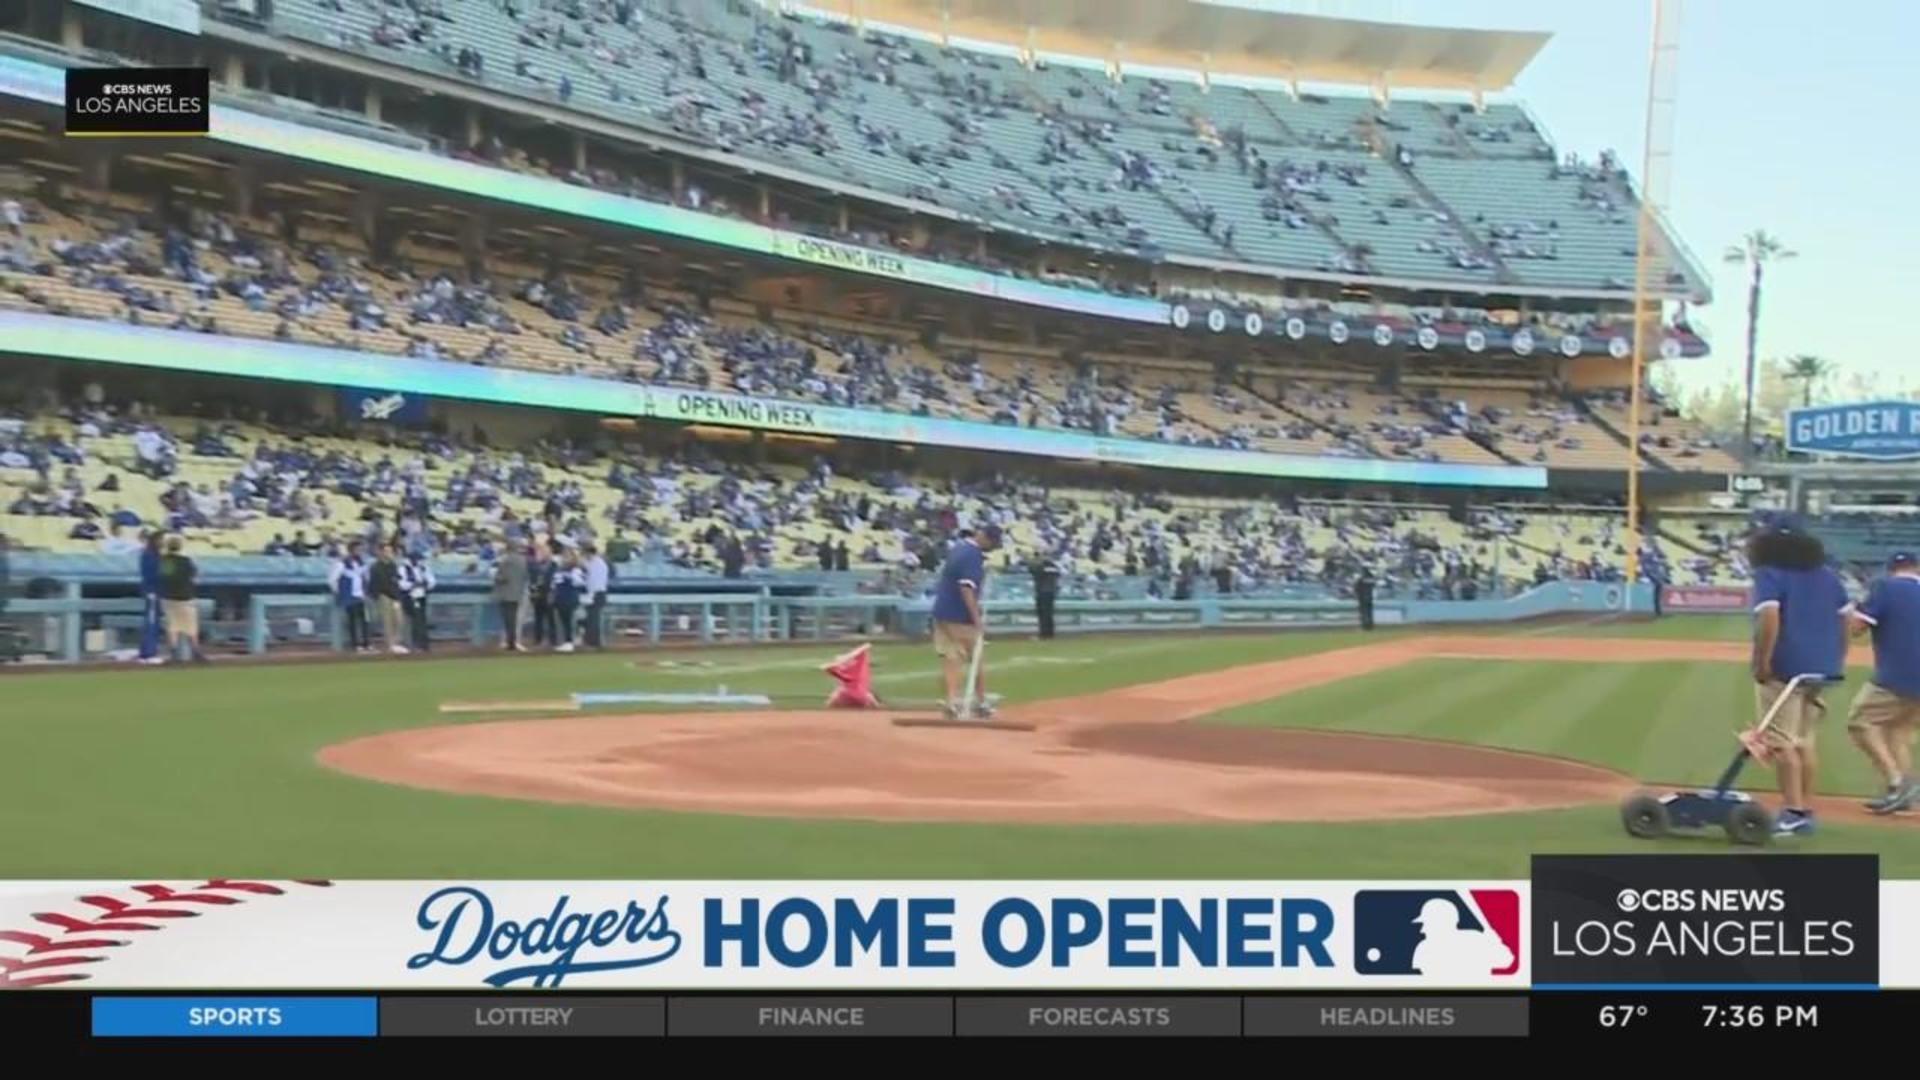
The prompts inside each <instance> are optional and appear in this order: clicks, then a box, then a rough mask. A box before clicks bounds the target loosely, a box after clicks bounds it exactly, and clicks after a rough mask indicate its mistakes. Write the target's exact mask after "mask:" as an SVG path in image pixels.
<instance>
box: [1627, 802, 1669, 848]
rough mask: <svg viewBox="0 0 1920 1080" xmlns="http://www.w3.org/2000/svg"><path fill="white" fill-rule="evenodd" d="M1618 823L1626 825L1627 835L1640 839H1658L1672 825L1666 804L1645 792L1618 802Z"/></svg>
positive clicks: (1665, 833)
mask: <svg viewBox="0 0 1920 1080" xmlns="http://www.w3.org/2000/svg"><path fill="white" fill-rule="evenodd" d="M1620 823H1621V824H1622V825H1625V826H1626V827H1627V833H1628V835H1630V836H1637V837H1639V838H1640V839H1642V840H1658V839H1659V838H1660V837H1662V836H1665V835H1667V831H1668V830H1669V829H1670V828H1672V825H1673V823H1672V822H1671V821H1670V820H1668V818H1667V804H1666V803H1663V802H1661V801H1660V800H1659V799H1657V798H1655V797H1654V796H1652V795H1647V794H1640V795H1635V796H1633V797H1632V798H1630V799H1628V800H1627V801H1626V802H1623V803H1621V804H1620Z"/></svg>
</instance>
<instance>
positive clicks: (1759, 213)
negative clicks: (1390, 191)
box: [1240, 0, 1920, 386]
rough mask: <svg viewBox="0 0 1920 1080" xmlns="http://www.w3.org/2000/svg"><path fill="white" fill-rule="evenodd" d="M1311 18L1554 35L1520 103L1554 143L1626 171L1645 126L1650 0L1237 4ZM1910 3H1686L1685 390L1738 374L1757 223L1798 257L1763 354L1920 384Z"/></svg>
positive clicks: (1764, 322) (1778, 292)
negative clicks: (1692, 276) (1703, 298)
mask: <svg viewBox="0 0 1920 1080" xmlns="http://www.w3.org/2000/svg"><path fill="white" fill-rule="evenodd" d="M1240 3H1241V4H1242V6H1248V7H1273V8H1278V9H1282V10H1288V11H1296V12H1301V13H1305V14H1320V15H1329V16H1342V17H1347V18H1360V19H1379V20H1383V21H1388V22H1413V23H1425V24H1437V25H1453V26H1471V27H1479V28H1492V29H1517V30H1545V31H1550V32H1551V33H1552V34H1553V39H1552V40H1551V41H1550V42H1549V43H1548V44H1547V46H1546V48H1545V49H1543V50H1542V51H1541V53H1540V55H1539V56H1538V57H1537V58H1536V59H1535V60H1534V61H1533V63H1532V64H1531V65H1530V66H1529V67H1528V68H1527V69H1526V70H1525V71H1524V72H1522V73H1521V76H1520V79H1519V81H1518V82H1517V84H1516V85H1515V87H1514V91H1513V96H1516V97H1518V98H1519V99H1521V100H1523V101H1525V102H1527V103H1528V105H1529V106H1530V107H1531V108H1532V109H1533V111H1534V115H1535V116H1536V117H1538V118H1539V120H1540V122H1541V123H1542V124H1543V125H1545V126H1546V128H1547V132H1548V134H1549V135H1550V136H1551V137H1552V139H1553V140H1554V142H1555V143H1556V145H1558V146H1559V147H1560V149H1561V150H1562V151H1563V152H1564V151H1566V150H1575V151H1578V152H1579V153H1580V154H1581V155H1582V156H1583V157H1589V158H1591V157H1592V156H1593V155H1594V154H1596V153H1597V152H1598V151H1600V150H1602V149H1606V148H1612V149H1614V150H1616V151H1618V152H1619V153H1620V154H1621V156H1622V157H1623V158H1624V159H1625V161H1626V162H1627V164H1628V167H1629V168H1630V169H1631V170H1632V171H1633V172H1634V173H1635V175H1636V176H1637V175H1638V174H1639V171H1640V160H1641V143H1642V137H1641V132H1642V130H1643V128H1644V126H1645V120H1646V81H1647V79H1646V68H1647V34H1648V25H1649V23H1650V21H1651V18H1652V16H1651V12H1652V5H1651V3H1649V2H1642V0H1417V2H1416V0H1240ZM1917 45H1920V2H1916V0H1831V2H1827V3H1813V4H1809V3H1804V2H1791V3H1789V2H1786V0H1684V2H1683V6H1682V9H1681V19H1680V24H1679V53H1678V58H1679V70H1678V82H1677V87H1678V91H1677V99H1678V100H1677V107H1676V110H1675V113H1676V115H1675V121H1674V145H1673V152H1674V157H1673V167H1672V176H1671V179H1670V181H1669V185H1670V187H1669V192H1668V202H1669V208H1668V217H1669V220H1671V221H1672V223H1673V224H1674V226H1675V228H1676V229H1677V230H1678V231H1679V233H1680V235H1681V238H1682V239H1683V240H1684V241H1685V242H1686V244H1687V245H1688V246H1689V247H1690V248H1692V249H1693V252H1694V254H1695V255H1697V256H1698V257H1699V258H1700V259H1701V260H1702V261H1703V262H1705V263H1707V264H1708V265H1707V266H1706V270H1707V272H1708V273H1709V274H1710V275H1711V276H1712V279H1713V284H1714V302H1713V304H1712V305H1711V306H1710V307H1708V308H1704V309H1701V310H1700V312H1699V314H1700V316H1702V317H1703V318H1702V319H1701V321H1703V322H1704V323H1705V324H1706V326H1707V327H1708V329H1709V331H1710V332H1711V334H1712V337H1713V344H1714V355H1713V356H1712V357H1709V358H1708V359H1707V360H1705V361H1700V362H1693V368H1692V370H1688V369H1682V372H1683V374H1684V375H1686V376H1688V378H1687V379H1686V381H1687V383H1688V384H1689V385H1699V384H1700V383H1701V382H1703V381H1704V382H1711V381H1717V380H1719V379H1722V378H1735V379H1737V377H1738V374H1737V373H1738V371H1739V370H1740V367H1741V365H1742V364H1743V362H1744V360H1743V358H1744V335H1745V332H1746V331H1745V325H1746V279H1745V276H1744V275H1745V271H1744V270H1743V269H1742V268H1740V267H1737V266H1732V265H1727V264H1724V263H1722V262H1721V261H1720V254H1721V252H1722V251H1723V250H1724V249H1725V248H1726V247H1727V246H1728V245H1730V244H1734V243H1737V242H1738V241H1739V239H1740V237H1741V236H1742V235H1743V234H1744V233H1745V232H1746V231H1748V230H1750V229H1753V228H1757V227H1758V228H1765V229H1767V230H1768V231H1769V232H1772V233H1775V234H1776V235H1778V236H1779V237H1781V238H1782V239H1783V240H1784V241H1786V243H1787V244H1788V246H1789V247H1791V248H1793V249H1795V250H1796V251H1798V252H1799V257H1798V258H1796V259H1793V260H1791V261H1788V262H1784V263H1780V264H1776V266H1775V267H1773V268H1772V269H1770V271H1769V274H1768V278H1767V293H1766V302H1765V305H1764V311H1763V313H1762V317H1761V325H1760V355H1761V356H1762V357H1763V358H1764V357H1769V356H1782V355H1790V354H1794V353H1803V352H1804V353H1815V354H1818V355H1821V356H1824V357H1827V358H1828V359H1830V360H1833V361H1836V362H1838V363H1840V364H1841V365H1843V366H1844V369H1845V370H1856V371H1864V370H1868V369H1878V370H1879V371H1881V372H1882V376H1883V379H1885V380H1886V381H1888V382H1889V383H1891V384H1893V385H1901V384H1905V385H1915V386H1920V347H1916V346H1920V209H1917V208H1916V203H1920V198H1916V194H1917V193H1920V123H1916V121H1920V90H1917V89H1916V82H1915V79H1914V71H1915V70H1916V59H1915V57H1916V52H1915V50H1916V46H1917Z"/></svg>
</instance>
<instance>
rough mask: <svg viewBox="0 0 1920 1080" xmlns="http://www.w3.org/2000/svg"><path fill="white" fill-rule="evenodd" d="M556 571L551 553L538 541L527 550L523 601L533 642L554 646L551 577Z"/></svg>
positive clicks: (556, 638) (556, 566)
mask: <svg viewBox="0 0 1920 1080" xmlns="http://www.w3.org/2000/svg"><path fill="white" fill-rule="evenodd" d="M558 570H559V566H558V565H557V564H556V563H555V562H554V555H553V552H552V551H551V550H550V549H549V548H548V547H547V546H546V545H545V544H544V543H541V542H540V541H537V540H536V541H534V542H533V543H532V544H531V545H529V546H528V548H527V600H528V602H529V603H531V604H532V605H533V643H534V644H535V645H547V646H552V645H558V644H559V643H560V637H559V635H558V634H557V633H555V627H554V623H553V578H554V574H555V573H556V572H557V571H558Z"/></svg>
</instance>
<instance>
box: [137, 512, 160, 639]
mask: <svg viewBox="0 0 1920 1080" xmlns="http://www.w3.org/2000/svg"><path fill="white" fill-rule="evenodd" d="M165 542H166V536H165V534H163V533H162V532H161V531H160V530H159V529H154V530H152V531H151V532H149V533H147V543H146V546H145V547H144V548H142V549H141V551H140V601H141V605H140V662H141V663H143V664H164V663H166V657H163V656H161V655H160V556H161V547H162V546H163V545H164V544H165Z"/></svg>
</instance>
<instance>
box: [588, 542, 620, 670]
mask: <svg viewBox="0 0 1920 1080" xmlns="http://www.w3.org/2000/svg"><path fill="white" fill-rule="evenodd" d="M580 554H581V555H582V556H583V557H584V558H585V560H586V561H585V563H584V564H583V569H584V570H585V571H586V576H587V592H586V603H587V615H586V626H585V627H583V628H582V635H581V636H582V637H583V638H584V639H585V640H586V645H587V648H589V649H604V648H606V641H605V640H604V638H603V635H604V634H605V632H606V627H605V616H606V610H607V589H608V587H609V586H610V585H611V584H612V583H613V571H612V569H611V568H610V567H608V566H607V560H606V558H605V557H603V556H602V555H601V554H600V551H599V549H598V548H596V547H595V546H594V545H593V544H591V543H584V544H581V545H580Z"/></svg>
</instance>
